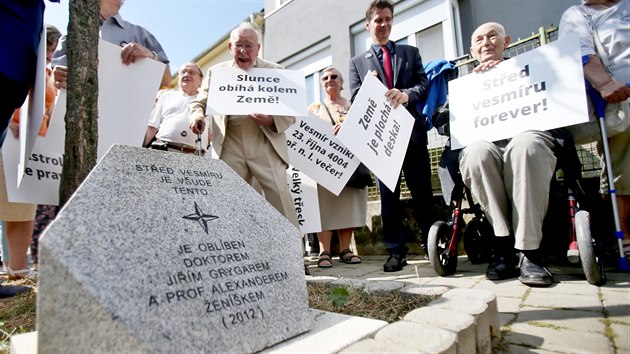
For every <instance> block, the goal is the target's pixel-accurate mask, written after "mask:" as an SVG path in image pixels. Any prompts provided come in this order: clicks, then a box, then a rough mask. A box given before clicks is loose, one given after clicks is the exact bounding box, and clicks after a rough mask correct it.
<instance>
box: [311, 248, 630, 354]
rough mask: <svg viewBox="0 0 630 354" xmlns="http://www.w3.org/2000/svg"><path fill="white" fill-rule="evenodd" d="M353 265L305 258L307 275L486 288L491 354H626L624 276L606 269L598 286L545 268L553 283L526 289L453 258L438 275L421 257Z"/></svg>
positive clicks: (628, 310)
mask: <svg viewBox="0 0 630 354" xmlns="http://www.w3.org/2000/svg"><path fill="white" fill-rule="evenodd" d="M362 258H363V263H362V264H359V265H349V264H343V263H340V262H339V261H338V258H337V257H333V263H334V266H333V268H330V269H322V268H317V262H316V260H317V258H316V257H305V261H307V264H308V265H309V270H310V271H311V274H312V276H313V277H315V278H317V277H320V276H328V277H336V278H344V279H361V280H368V281H369V280H374V281H376V280H394V281H399V282H405V283H414V284H420V285H423V286H424V285H426V286H446V287H448V288H464V289H482V290H489V291H491V292H493V293H494V294H495V295H496V296H497V301H498V309H499V313H500V321H501V326H502V327H501V332H502V339H501V342H500V343H499V344H498V345H497V346H496V347H495V348H494V352H496V353H630V274H628V273H620V272H616V271H613V270H612V269H608V270H607V278H608V281H607V283H606V284H605V285H603V286H601V287H596V286H593V285H590V284H588V282H587V281H586V279H585V277H584V273H583V272H582V269H581V267H579V266H576V267H570V266H551V267H550V270H551V272H552V273H553V275H554V280H555V283H554V284H553V285H552V286H550V287H548V288H530V287H528V286H525V285H523V284H521V283H520V282H519V281H518V279H516V278H515V279H510V280H504V281H489V280H487V279H486V278H485V275H484V274H485V270H486V267H487V264H480V265H473V264H471V263H470V262H469V261H468V260H467V258H466V256H461V257H459V260H458V266H457V272H456V273H455V274H454V275H451V276H448V277H439V276H437V275H436V274H435V272H434V271H433V268H432V267H431V264H430V263H429V261H427V260H424V257H423V256H415V257H413V258H410V259H408V262H409V265H408V266H406V267H405V268H404V269H403V270H402V271H400V272H396V273H384V272H383V263H384V262H385V259H386V256H364V257H362Z"/></svg>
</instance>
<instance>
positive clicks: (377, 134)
mask: <svg viewBox="0 0 630 354" xmlns="http://www.w3.org/2000/svg"><path fill="white" fill-rule="evenodd" d="M386 92H387V88H386V87H385V86H384V85H383V84H382V83H381V82H380V81H379V80H378V79H377V78H376V77H375V76H374V75H372V74H371V73H368V74H367V75H366V76H365V79H364V81H363V84H362V85H361V89H360V90H359V92H358V94H357V96H356V97H355V99H354V102H353V103H352V107H350V111H349V112H348V117H347V118H346V121H345V122H344V123H343V126H342V127H341V130H340V131H339V134H338V135H337V138H338V139H339V140H341V142H342V143H343V144H344V145H345V146H347V147H348V148H349V149H350V150H351V151H352V152H353V153H355V154H356V156H357V157H358V158H359V160H361V162H363V163H364V164H365V165H366V166H367V167H368V168H369V169H370V170H371V171H372V173H374V174H375V175H376V177H378V179H379V180H381V181H382V182H383V183H385V185H386V186H387V188H389V189H390V190H392V191H393V190H394V189H396V185H397V183H398V177H399V175H400V169H401V168H402V163H403V159H404V158H405V154H406V152H407V145H408V144H409V138H410V137H411V131H412V129H413V124H414V118H413V116H411V114H409V112H407V109H405V107H403V106H399V107H398V108H396V109H394V108H392V106H390V104H389V103H388V102H387V99H386V98H385V93H386Z"/></svg>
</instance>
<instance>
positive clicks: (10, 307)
mask: <svg viewBox="0 0 630 354" xmlns="http://www.w3.org/2000/svg"><path fill="white" fill-rule="evenodd" d="M8 285H27V286H32V285H33V282H32V281H30V280H22V281H17V282H11V284H8ZM36 303H37V287H36V286H33V291H29V292H27V293H24V294H21V295H18V296H16V297H13V298H9V299H3V300H0V353H9V349H10V338H11V336H13V335H16V334H20V333H26V332H32V331H34V330H35V325H36V322H37V320H36Z"/></svg>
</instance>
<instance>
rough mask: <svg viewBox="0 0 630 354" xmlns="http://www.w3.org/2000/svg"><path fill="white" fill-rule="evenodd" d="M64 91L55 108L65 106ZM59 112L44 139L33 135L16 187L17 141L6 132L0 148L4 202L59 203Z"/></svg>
mask: <svg viewBox="0 0 630 354" xmlns="http://www.w3.org/2000/svg"><path fill="white" fill-rule="evenodd" d="M65 105H66V91H65V90H62V91H60V92H59V95H58V96H57V101H56V103H55V106H61V107H65ZM63 112H65V110H63V109H55V110H54V111H53V114H52V117H51V118H50V124H49V125H48V131H47V132H46V136H45V137H43V136H37V138H36V139H35V143H34V145H33V148H32V149H31V153H30V154H29V155H28V157H27V162H26V168H24V169H23V171H24V176H23V178H22V182H21V183H20V187H19V188H18V187H17V186H18V183H17V180H16V177H17V171H19V170H20V167H19V162H18V157H19V151H20V143H21V139H19V140H18V139H16V138H15V137H14V136H13V134H11V133H10V132H9V133H7V136H6V138H5V140H4V144H3V145H2V156H3V163H4V172H5V179H6V183H7V185H6V188H7V199H8V200H9V201H11V202H14V203H34V204H48V205H58V204H59V183H60V179H61V169H62V168H63V153H64V151H63V149H64V141H63V139H64V136H65V122H64V117H63Z"/></svg>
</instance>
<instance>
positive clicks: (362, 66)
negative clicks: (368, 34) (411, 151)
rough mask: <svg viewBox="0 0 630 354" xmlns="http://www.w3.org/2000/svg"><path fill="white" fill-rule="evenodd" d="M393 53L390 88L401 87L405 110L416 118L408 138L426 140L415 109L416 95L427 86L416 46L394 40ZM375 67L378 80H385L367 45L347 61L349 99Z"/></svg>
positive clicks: (427, 81)
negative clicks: (406, 96) (398, 43)
mask: <svg viewBox="0 0 630 354" xmlns="http://www.w3.org/2000/svg"><path fill="white" fill-rule="evenodd" d="M392 57H393V60H392V62H393V67H392V70H393V74H394V88H397V89H399V90H401V91H402V92H404V93H406V94H407V95H408V96H409V102H408V103H407V111H408V112H409V113H411V115H412V116H413V117H414V118H415V119H416V123H415V124H414V129H413V132H412V133H411V140H412V141H413V142H415V143H424V144H426V141H427V133H426V129H425V127H424V119H423V118H422V116H421V113H420V112H418V110H417V109H416V104H417V103H418V102H419V101H420V98H421V97H423V96H425V95H426V94H427V91H428V89H429V79H427V75H426V74H425V72H424V67H423V66H422V60H421V58H420V53H419V52H418V48H414V47H411V46H408V45H396V44H394V53H392ZM373 70H376V72H377V73H378V78H379V80H381V82H383V83H384V82H385V73H384V72H383V67H382V65H381V63H380V62H379V60H378V56H377V53H376V52H375V51H374V49H373V48H371V47H370V48H369V49H368V50H367V51H366V52H364V53H361V54H359V55H357V56H355V57H354V58H352V59H351V61H350V92H351V93H352V98H351V100H352V101H354V97H355V96H356V95H357V93H358V92H359V88H361V85H362V84H363V79H364V78H365V74H366V73H367V72H368V71H373Z"/></svg>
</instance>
